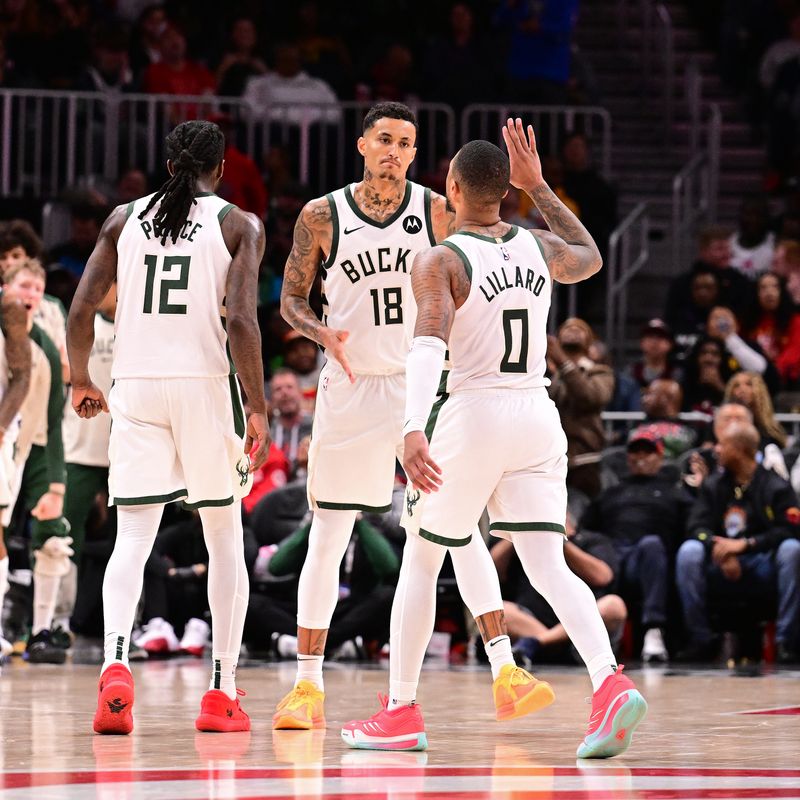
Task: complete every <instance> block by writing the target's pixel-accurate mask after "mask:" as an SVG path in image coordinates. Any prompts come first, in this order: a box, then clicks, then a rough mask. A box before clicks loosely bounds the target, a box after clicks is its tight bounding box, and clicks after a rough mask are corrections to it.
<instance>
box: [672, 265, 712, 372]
mask: <svg viewBox="0 0 800 800" xmlns="http://www.w3.org/2000/svg"><path fill="white" fill-rule="evenodd" d="M688 290H689V296H688V298H684V299H683V302H682V303H681V304H680V305H678V306H676V307H674V308H672V309H667V313H669V314H672V319H668V320H667V324H669V325H670V327H671V328H672V331H673V333H674V335H675V356H676V358H678V359H682V358H686V356H687V354H688V353H689V352H690V351H691V350H692V348H693V347H694V346H695V345H696V344H697V342H698V340H699V339H700V338H701V337H703V336H704V335H705V331H706V324H707V323H708V315H709V314H710V313H711V309H712V308H714V307H715V306H717V305H719V296H720V285H719V276H718V275H717V271H716V269H714V267H708V266H705V265H702V264H701V265H699V266H698V267H697V268H696V269H695V270H694V272H693V273H692V274H691V276H690V279H689V287H688ZM671 291H672V287H670V292H671Z"/></svg>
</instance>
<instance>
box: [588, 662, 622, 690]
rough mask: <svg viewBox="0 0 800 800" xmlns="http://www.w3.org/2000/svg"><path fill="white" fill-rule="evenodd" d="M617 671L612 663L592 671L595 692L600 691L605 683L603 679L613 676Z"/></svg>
mask: <svg viewBox="0 0 800 800" xmlns="http://www.w3.org/2000/svg"><path fill="white" fill-rule="evenodd" d="M616 671H617V670H616V666H613V667H612V666H611V665H610V664H606V665H605V666H604V667H600V669H598V670H597V671H596V672H592V673H591V678H592V690H593V691H595V692H596V691H598V689H600V687H601V686H602V685H603V681H605V679H606V678H609V677H611V676H612V675H613V674H614V673H615V672H616Z"/></svg>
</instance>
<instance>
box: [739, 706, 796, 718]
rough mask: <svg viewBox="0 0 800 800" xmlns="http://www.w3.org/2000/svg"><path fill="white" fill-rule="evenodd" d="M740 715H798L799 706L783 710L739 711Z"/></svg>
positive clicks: (787, 707) (786, 707)
mask: <svg viewBox="0 0 800 800" xmlns="http://www.w3.org/2000/svg"><path fill="white" fill-rule="evenodd" d="M739 713H740V714H765V715H780V716H783V715H786V716H789V715H800V706H785V707H784V708H765V709H764V710H762V711H740V712H739Z"/></svg>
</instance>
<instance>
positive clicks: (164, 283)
mask: <svg viewBox="0 0 800 800" xmlns="http://www.w3.org/2000/svg"><path fill="white" fill-rule="evenodd" d="M191 260H192V257H191V256H164V263H163V265H162V267H161V280H160V281H159V282H160V284H161V289H160V291H159V301H158V311H157V313H158V314H185V313H186V306H185V305H184V304H183V303H170V301H169V293H170V292H171V291H172V290H173V289H188V288H189V263H190V262H191ZM144 265H145V266H146V267H147V275H146V276H145V283H144V308H143V309H142V311H143V312H144V313H145V314H152V313H153V294H154V285H155V282H156V270H157V269H158V256H145V257H144ZM175 267H177V268H178V269H177V277H176V278H166V277H164V276H165V274H167V273H169V274H170V275H175V272H173V268H175Z"/></svg>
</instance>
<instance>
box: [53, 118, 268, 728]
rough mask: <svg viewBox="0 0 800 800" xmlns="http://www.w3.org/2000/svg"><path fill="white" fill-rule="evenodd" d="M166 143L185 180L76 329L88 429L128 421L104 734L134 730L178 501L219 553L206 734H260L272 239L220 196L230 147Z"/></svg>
mask: <svg viewBox="0 0 800 800" xmlns="http://www.w3.org/2000/svg"><path fill="white" fill-rule="evenodd" d="M166 143H167V170H168V171H169V174H170V178H169V180H168V181H167V182H166V183H165V184H164V185H163V186H162V187H161V188H160V189H159V190H158V191H157V192H156V193H155V194H154V195H151V196H149V197H143V198H141V199H139V200H134V201H133V202H131V203H128V205H127V206H118V207H117V208H116V209H115V210H114V211H113V212H112V213H111V215H110V216H109V217H108V219H107V220H106V222H105V223H104V225H103V228H102V230H101V231H100V236H99V238H98V241H97V245H96V246H95V249H94V252H93V253H92V255H91V257H90V258H89V261H88V263H87V265H86V271H85V272H84V274H83V277H82V278H81V282H80V285H79V286H78V290H77V292H76V294H75V299H74V300H73V303H72V308H71V309H70V314H69V319H68V323H67V349H68V353H69V358H70V367H71V374H72V407H73V408H74V409H75V412H76V413H77V414H78V416H79V417H83V418H91V417H94V416H96V415H97V414H100V413H101V412H107V411H109V410H110V412H111V419H112V422H113V425H112V429H111V440H110V444H109V461H110V470H109V501H110V502H111V503H112V504H114V505H116V506H117V519H118V529H117V541H116V544H115V546H114V552H113V554H112V556H111V560H110V561H109V563H108V568H107V569H106V575H105V581H104V585H103V609H104V615H105V661H104V663H103V668H102V672H101V676H100V684H99V697H98V704H97V712H96V714H95V718H94V730H95V731H96V732H97V733H129V732H130V731H131V730H132V729H133V716H132V710H133V702H134V690H133V678H132V676H131V673H130V669H129V666H128V645H129V641H130V635H131V629H132V627H133V618H134V613H135V610H136V604H137V602H138V600H139V595H140V594H141V590H142V577H143V571H144V564H145V561H146V560H147V557H148V555H149V554H150V551H151V549H152V546H153V541H154V540H155V537H156V532H157V531H158V526H159V523H160V521H161V515H162V512H163V509H164V505H165V503H170V502H174V501H176V500H183V501H184V502H185V504H186V505H187V506H188V507H189V508H196V509H198V510H199V513H200V518H201V520H202V523H203V533H204V537H205V541H206V546H207V547H208V553H209V570H208V598H209V605H210V608H211V614H212V618H213V619H212V640H213V644H212V650H213V652H212V659H213V670H212V677H211V684H210V687H209V691H208V692H207V693H206V694H205V695H204V696H203V699H202V702H201V709H200V715H199V716H198V717H197V720H196V722H195V726H196V727H197V729H198V730H201V731H242V730H249V729H250V719H249V717H248V716H247V714H246V713H245V712H244V711H243V710H242V708H241V707H240V705H239V701H238V699H237V690H236V684H235V670H236V660H237V658H238V655H239V648H240V646H241V639H242V628H243V625H244V617H245V613H246V610H247V598H248V593H249V587H248V578H247V570H246V567H245V562H244V544H243V534H242V518H241V498H242V497H243V496H244V495H246V494H247V492H248V491H249V488H250V485H251V483H252V472H253V471H254V470H255V469H258V468H259V467H260V466H261V465H262V464H263V463H264V461H265V460H266V455H267V448H268V446H269V434H268V430H269V428H268V426H267V421H266V401H265V399H264V375H263V366H262V362H261V335H260V332H259V329H258V323H257V320H256V296H257V286H258V268H259V264H260V262H261V257H262V255H263V253H264V228H263V226H262V224H261V221H260V220H259V219H257V218H256V217H255V216H254V215H253V214H248V213H245V212H242V211H240V210H239V209H238V208H236V207H235V206H233V205H231V204H230V203H227V202H225V201H224V200H223V199H221V198H220V197H217V196H216V195H215V194H214V188H215V187H216V186H217V184H218V183H219V180H220V178H221V177H222V172H223V168H224V161H223V153H224V148H225V140H224V137H223V135H222V132H221V131H220V129H219V128H218V127H217V126H216V125H214V124H213V123H210V122H206V121H201V120H196V121H191V122H184V123H182V124H181V125H178V126H177V127H176V128H175V129H174V130H173V131H172V132H171V133H170V134H169V136H168V137H167V140H166ZM115 280H116V282H117V292H118V303H117V312H116V319H115V332H116V339H115V342H114V360H113V368H112V378H113V379H114V385H113V387H112V389H111V392H110V394H109V398H108V402H106V398H105V397H104V396H103V393H102V392H101V391H100V390H99V389H98V388H97V387H96V386H95V384H94V383H93V382H92V377H91V375H90V374H89V368H88V363H89V355H90V353H91V349H92V343H93V340H94V315H95V311H96V309H97V307H98V305H99V304H100V303H101V301H102V300H103V298H104V297H105V296H106V294H107V292H108V290H109V289H110V287H111V284H112V283H113V282H114V281H115ZM237 371H238V373H239V380H240V381H241V384H242V387H243V388H244V391H245V392H246V394H247V399H248V403H249V406H250V415H249V417H248V418H247V420H245V415H244V411H243V409H242V401H241V396H240V392H239V384H238V382H237V378H236V372H237ZM254 443H257V448H256V450H255V452H254V453H253V454H252V463H251V462H250V460H249V458H248V453H250V451H251V449H252V447H253V445H254Z"/></svg>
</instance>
